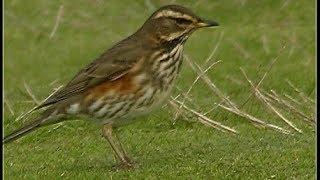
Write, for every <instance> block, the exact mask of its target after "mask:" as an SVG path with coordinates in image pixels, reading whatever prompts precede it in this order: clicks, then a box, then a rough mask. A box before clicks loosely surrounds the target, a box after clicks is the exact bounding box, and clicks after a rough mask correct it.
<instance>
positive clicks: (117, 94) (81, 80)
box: [3, 5, 218, 167]
mask: <svg viewBox="0 0 320 180" xmlns="http://www.w3.org/2000/svg"><path fill="white" fill-rule="evenodd" d="M209 26H218V23H216V22H214V21H210V20H205V19H202V18H200V17H199V16H197V15H195V14H194V13H193V12H192V11H191V10H189V9H187V8H185V7H182V6H178V5H167V6H163V7H161V8H160V9H158V10H157V11H155V12H154V13H153V14H152V15H151V16H150V17H149V19H148V20H147V21H146V22H145V23H144V24H143V26H142V27H141V28H140V29H139V30H137V31H136V32H135V33H134V34H133V35H131V36H129V37H127V38H126V39H124V40H122V41H120V42H119V43H117V44H116V45H114V46H113V47H112V48H111V49H108V50H107V51H105V52H104V53H103V54H102V55H101V56H100V57H98V58H97V59H96V60H94V61H93V62H92V63H91V64H89V65H88V66H86V67H84V68H83V69H81V70H80V71H79V72H78V74H77V75H76V76H75V77H74V78H73V79H72V80H71V81H70V82H69V83H68V84H67V85H66V86H64V87H63V88H62V89H61V90H59V91H57V92H56V93H55V94H53V95H52V96H51V97H50V98H49V99H47V100H46V101H45V102H43V103H42V104H40V105H39V106H38V107H36V109H40V108H43V107H46V106H48V108H47V109H46V110H45V111H44V112H43V113H42V114H41V115H40V116H39V117H38V118H36V119H35V120H34V121H32V122H30V123H29V124H27V125H25V126H24V127H22V128H20V129H18V130H16V131H14V132H12V133H11V134H9V135H8V136H6V137H5V138H4V139H3V143H8V142H11V141H13V140H15V139H18V138H20V137H22V136H24V135H25V134H27V133H29V132H31V131H33V130H36V129H38V128H39V127H42V126H45V125H49V124H54V123H58V122H61V121H64V120H67V119H76V118H82V119H86V120H88V121H92V122H96V123H98V124H101V125H102V126H103V135H104V137H105V138H106V139H107V140H108V142H109V143H110V145H111V147H112V149H113V151H114V153H115V155H116V156H117V157H118V158H119V160H120V161H121V163H122V164H123V165H124V166H128V167H130V166H131V162H130V161H129V159H128V157H127V155H126V153H125V151H124V149H123V148H122V145H121V144H120V145H121V146H120V149H119V148H118V147H117V145H116V144H115V143H114V141H113V140H112V129H113V127H118V126H120V125H125V124H128V123H130V122H133V121H134V120H136V119H137V118H138V117H140V116H142V115H145V114H147V113H149V112H150V111H151V110H153V109H155V108H157V107H159V105H161V104H162V103H163V102H164V101H165V100H166V98H167V97H168V95H169V93H170V91H171V89H172V87H173V85H174V81H175V79H176V77H177V75H178V73H179V71H180V66H181V63H182V56H183V55H182V51H183V45H184V43H185V42H186V40H187V39H188V37H189V36H190V35H191V34H192V33H193V32H194V31H195V30H196V29H199V28H202V27H209ZM119 143H120V142H119Z"/></svg>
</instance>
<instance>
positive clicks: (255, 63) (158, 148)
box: [3, 0, 316, 179]
mask: <svg viewBox="0 0 320 180" xmlns="http://www.w3.org/2000/svg"><path fill="white" fill-rule="evenodd" d="M168 3H170V1H164V0H161V1H152V0H149V1H147V0H146V1H144V0H140V1H129V0H122V1H116V0H108V1H104V0H91V1H87V0H77V1H62V0H60V1H42V0H29V1H19V0H11V1H9V0H5V2H4V63H3V65H4V69H3V70H4V97H5V100H6V104H5V106H4V116H3V119H4V120H3V128H4V134H8V133H9V132H11V131H12V130H14V129H15V128H18V127H20V126H21V125H22V124H23V123H25V122H26V121H28V120H26V119H23V120H20V121H17V122H15V119H16V118H17V117H18V116H19V115H20V114H21V113H23V112H26V111H27V110H29V109H31V108H32V107H33V106H34V105H35V104H34V103H33V102H32V99H31V98H30V96H28V93H27V92H26V90H25V88H24V82H25V83H26V84H27V85H28V86H29V87H30V89H31V90H32V92H33V94H34V95H35V96H36V97H37V98H38V99H43V98H45V97H46V96H47V95H48V94H50V93H51V92H52V89H53V88H55V87H58V86H59V85H61V84H65V83H66V82H68V80H70V78H72V77H73V76H74V74H75V73H76V72H77V71H78V70H79V69H80V68H81V67H83V66H85V65H86V64H88V63H89V62H91V60H93V59H94V58H96V57H98V56H99V55H100V54H101V53H102V52H103V51H104V50H105V49H107V48H110V47H111V46H112V45H113V44H114V43H116V42H117V41H119V40H121V39H123V38H124V37H126V36H128V35H130V34H131V33H133V32H134V31H135V30H137V29H138V28H139V27H140V26H141V25H142V24H143V22H144V21H145V20H146V19H147V17H148V16H149V15H150V14H151V13H152V12H153V10H154V9H153V6H154V7H155V8H158V7H160V6H161V5H164V4H168ZM175 3H176V4H181V5H184V6H187V7H190V8H191V9H192V10H193V11H194V12H195V13H196V14H199V15H200V16H203V17H207V18H208V19H213V20H215V21H217V22H219V23H220V25H221V26H219V27H218V28H214V29H203V30H199V31H197V32H195V33H194V34H193V35H192V37H191V38H190V39H189V40H188V42H187V43H186V47H185V54H186V55H188V56H189V57H190V58H191V59H192V60H193V61H194V62H196V63H198V64H200V65H201V66H203V67H204V65H203V64H204V63H205V60H206V58H207V57H208V56H209V55H210V53H211V52H212V51H213V49H214V48H215V47H216V45H217V44H219V46H218V47H217V51H216V53H215V54H214V56H213V60H212V61H211V62H213V61H216V60H222V62H221V63H220V64H218V65H216V66H215V67H214V68H213V69H212V70H210V71H209V72H208V75H209V77H210V78H211V79H212V81H213V82H215V84H216V85H217V86H218V87H219V88H220V90H222V91H223V92H224V93H225V94H226V95H228V96H229V97H230V99H232V100H233V101H234V102H235V103H237V104H239V105H241V104H242V103H243V102H245V100H246V98H247V97H248V96H249V95H250V93H251V90H250V86H249V84H248V83H247V82H246V80H245V78H244V77H243V75H242V73H241V71H240V69H239V68H240V67H242V68H243V69H245V71H246V72H247V74H248V76H249V77H250V78H251V79H253V80H254V82H257V81H258V80H259V78H260V77H261V76H262V75H263V73H264V72H265V71H266V70H267V66H268V65H269V64H270V62H271V61H272V59H273V58H275V57H277V56H278V57H279V58H278V61H277V62H276V63H275V64H274V66H273V68H272V69H271V71H270V72H269V73H268V75H267V77H266V79H265V80H264V81H263V83H262V85H261V88H262V89H264V90H266V91H269V90H271V89H273V90H275V91H276V92H278V93H279V94H285V93H286V94H288V95H291V96H293V97H298V95H297V93H295V92H294V90H293V89H292V88H291V87H290V86H289V85H288V84H287V83H286V81H285V80H286V79H288V80H290V81H291V82H292V83H293V84H294V85H296V86H297V87H298V88H299V89H300V90H301V91H303V92H304V93H305V94H306V95H307V96H309V97H310V98H312V99H314V98H315V94H316V93H315V90H316V88H315V2H314V1H293V0H261V1H255V0H233V1H225V0H215V1H210V0H199V1H195V0H192V1H182V0H176V1H175ZM60 5H63V13H62V16H61V21H60V24H59V26H58V28H57V30H56V32H55V34H54V36H53V37H52V38H50V34H51V32H52V29H53V27H54V24H55V21H56V17H57V13H58V10H59V7H60ZM283 47H285V48H284V49H283V50H281V49H282V48H283ZM195 77H196V73H195V72H193V71H192V70H191V69H190V68H189V67H188V66H187V65H186V64H184V65H183V69H182V72H181V74H180V77H179V81H178V84H177V86H178V87H179V88H180V89H181V90H182V91H187V89H188V87H189V86H190V84H191V83H192V81H193V80H194V79H195ZM173 94H178V92H177V91H175V92H173ZM190 96H191V97H192V98H193V99H194V100H195V102H196V104H197V105H198V106H200V107H201V109H200V110H201V111H203V112H205V111H206V110H209V109H210V108H212V107H213V106H214V103H215V102H216V103H218V102H219V101H220V100H219V98H217V97H216V96H215V94H213V93H212V91H210V89H209V88H208V87H207V86H206V85H205V83H203V82H199V83H198V84H197V85H196V86H195V87H194V90H193V91H192V92H191V95H190ZM7 104H9V106H11V108H12V111H13V113H10V111H9V108H8V107H9V106H8V105H7ZM188 105H190V106H191V105H192V104H188ZM242 109H243V110H245V111H246V112H248V113H250V114H252V115H254V116H256V117H259V118H261V119H263V120H265V121H267V122H269V123H273V124H276V125H278V126H281V127H283V128H286V129H288V130H290V131H292V132H294V131H293V129H292V128H290V127H289V126H288V125H286V124H285V123H283V121H281V119H280V118H278V117H277V116H276V115H274V114H272V113H270V111H268V109H267V108H266V106H265V105H264V104H262V103H261V102H259V101H258V100H257V99H256V98H254V97H253V98H251V99H250V101H249V102H248V103H247V104H246V105H245V106H244V107H243V108H242ZM198 110H199V109H198ZM303 111H304V112H306V113H313V112H312V110H310V109H308V108H306V107H305V108H304V109H303ZM37 114H39V112H37V113H35V115H33V116H32V117H35V116H36V115H37ZM173 115H174V114H173V113H172V112H171V111H170V110H169V109H168V108H162V109H159V110H157V111H155V112H154V113H153V114H151V115H149V116H147V117H145V118H143V119H141V121H139V122H137V123H134V124H131V125H129V126H126V127H123V128H121V129H120V134H121V136H122V140H123V144H125V146H126V148H127V150H128V153H129V155H130V156H131V158H132V159H133V161H134V162H135V163H136V165H137V167H136V168H134V169H131V170H129V171H116V170H115V169H114V168H113V165H114V156H113V154H112V150H111V148H110V147H109V145H108V144H107V142H106V141H105V139H104V138H103V137H102V136H101V129H100V127H98V126H96V125H94V124H90V123H87V122H84V121H73V122H65V124H64V125H63V126H61V127H60V128H57V129H54V127H56V126H55V125H53V126H49V127H45V128H43V129H41V130H38V131H36V132H35V133H32V134H30V135H28V136H26V137H25V138H22V139H20V140H18V141H16V142H14V143H12V144H8V145H5V146H3V150H4V160H3V164H4V169H3V171H4V174H3V176H4V179H20V178H25V179H44V178H46V179H59V178H70V179H119V178H127V179H129V178H130V179H316V160H315V158H316V154H315V153H316V149H315V148H316V147H315V139H316V138H315V128H314V127H310V126H307V125H306V124H305V123H303V121H301V120H300V119H295V118H292V116H290V115H289V116H287V117H291V119H292V121H293V122H294V123H295V124H296V125H297V126H298V127H299V128H300V129H302V130H303V133H302V134H299V133H295V132H294V135H284V134H281V133H278V132H275V131H272V130H269V129H259V128H257V127H255V126H253V125H252V123H250V122H249V121H247V120H246V119H244V118H240V117H238V116H236V115H234V114H231V113H229V112H227V111H225V110H223V109H216V110H215V111H213V112H211V113H210V114H209V115H208V116H209V117H211V118H212V119H214V120H216V121H219V122H221V123H223V124H225V125H227V126H229V127H232V128H234V129H236V130H237V131H238V132H239V134H238V135H232V134H229V133H223V132H220V131H218V130H216V129H212V128H210V127H207V126H204V125H203V124H200V123H197V122H196V123H194V122H187V121H184V119H183V118H182V117H179V118H178V120H177V122H176V123H175V124H173V121H172V117H173ZM29 120H31V118H30V119H29Z"/></svg>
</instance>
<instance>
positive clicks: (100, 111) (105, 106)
mask: <svg viewBox="0 0 320 180" xmlns="http://www.w3.org/2000/svg"><path fill="white" fill-rule="evenodd" d="M109 107H110V105H109V104H106V105H104V106H103V107H102V108H101V109H100V110H99V111H98V112H97V113H96V114H95V115H96V116H97V117H101V116H103V115H104V114H105V113H107V112H108V111H109Z"/></svg>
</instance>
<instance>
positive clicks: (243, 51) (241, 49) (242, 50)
mask: <svg viewBox="0 0 320 180" xmlns="http://www.w3.org/2000/svg"><path fill="white" fill-rule="evenodd" d="M229 42H231V44H232V45H233V46H234V47H235V48H236V49H238V50H239V51H240V52H241V53H242V54H243V56H244V58H245V59H249V58H251V57H252V56H251V54H250V53H249V52H248V51H246V50H245V49H244V48H243V47H242V46H241V45H240V43H238V42H237V41H234V40H231V39H229Z"/></svg>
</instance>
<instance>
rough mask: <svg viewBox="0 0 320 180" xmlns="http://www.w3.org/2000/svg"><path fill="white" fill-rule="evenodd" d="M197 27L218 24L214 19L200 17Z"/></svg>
mask: <svg viewBox="0 0 320 180" xmlns="http://www.w3.org/2000/svg"><path fill="white" fill-rule="evenodd" d="M196 26H197V27H198V28H202V27H211V26H219V24H218V23H217V22H215V21H211V20H207V19H201V20H200V21H199V22H198V23H197V25H196Z"/></svg>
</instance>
